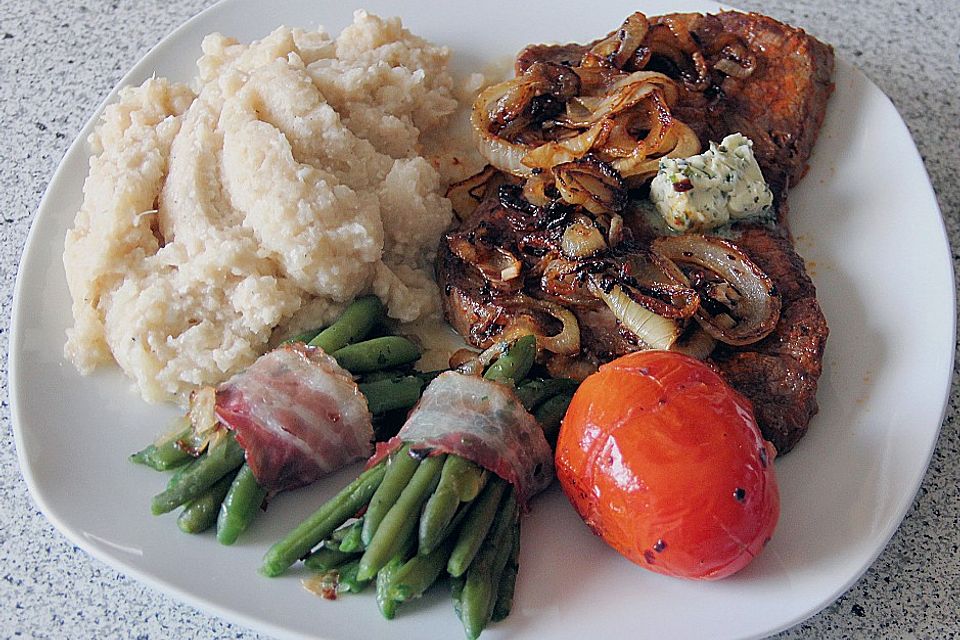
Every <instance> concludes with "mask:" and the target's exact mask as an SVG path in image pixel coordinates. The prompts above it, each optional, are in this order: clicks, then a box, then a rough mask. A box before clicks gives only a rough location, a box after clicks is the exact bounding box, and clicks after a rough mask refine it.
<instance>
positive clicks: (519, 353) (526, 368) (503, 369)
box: [348, 335, 537, 383]
mask: <svg viewBox="0 0 960 640" xmlns="http://www.w3.org/2000/svg"><path fill="white" fill-rule="evenodd" d="M536 357H537V339H536V338H535V337H534V336H532V335H526V336H523V337H522V338H520V339H519V340H517V341H516V342H514V343H513V344H512V345H511V346H510V348H509V349H507V351H506V353H504V354H503V355H502V356H500V357H499V358H497V359H496V360H495V361H494V362H493V364H491V365H490V366H489V367H487V371H486V372H485V373H484V374H483V377H484V378H486V379H487V380H496V381H498V382H509V381H513V382H514V383H517V382H520V381H521V380H523V379H524V377H526V375H527V374H528V373H530V368H531V367H532V366H533V361H534V359H535V358H536ZM348 368H349V367H348Z"/></svg>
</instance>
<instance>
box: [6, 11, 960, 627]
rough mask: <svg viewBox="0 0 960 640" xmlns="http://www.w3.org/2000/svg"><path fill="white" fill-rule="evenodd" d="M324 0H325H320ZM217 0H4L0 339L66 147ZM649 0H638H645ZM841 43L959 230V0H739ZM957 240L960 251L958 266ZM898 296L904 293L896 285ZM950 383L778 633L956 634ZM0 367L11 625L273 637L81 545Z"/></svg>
mask: <svg viewBox="0 0 960 640" xmlns="http://www.w3.org/2000/svg"><path fill="white" fill-rule="evenodd" d="M318 2H319V0H318ZM208 4H210V3H209V2H208V1H207V0H166V1H164V2H147V1H142V0H137V1H130V0H126V1H124V0H113V1H98V0H65V1H62V2H54V1H52V0H0V123H2V129H0V154H2V155H0V159H2V161H0V194H2V196H0V318H2V319H0V348H2V350H3V353H4V356H6V352H7V331H8V326H9V318H10V311H11V305H12V297H13V285H14V278H15V275H16V269H17V264H18V261H19V257H20V251H21V249H22V247H23V245H24V241H25V238H26V234H27V232H28V230H29V227H30V223H31V220H32V218H33V215H34V213H35V211H36V208H37V205H38V203H39V201H40V198H41V196H42V194H43V192H44V189H45V188H46V186H47V183H48V182H49V180H50V178H51V176H52V175H53V172H54V170H55V169H56V166H57V164H58V162H59V161H60V158H61V156H62V155H63V153H64V152H65V150H66V149H67V147H68V145H69V144H70V142H71V141H72V140H73V138H74V137H75V136H76V134H77V132H78V131H79V129H80V128H81V127H82V126H83V124H84V122H85V121H86V119H87V118H88V117H89V115H90V114H91V112H92V111H93V110H94V109H95V108H96V106H97V105H98V104H99V102H100V101H101V100H102V99H103V97H104V96H105V95H106V94H107V93H108V92H109V91H110V89H111V88H112V87H113V85H114V84H115V83H116V82H117V81H118V79H119V78H120V77H121V75H122V74H123V73H124V72H125V71H126V70H127V69H128V68H129V67H130V66H131V65H133V64H134V63H135V62H136V61H137V60H138V59H139V58H140V57H141V56H142V55H143V54H144V53H146V52H147V50H148V49H149V48H150V47H151V46H153V45H154V44H155V43H156V42H158V41H159V40H160V39H161V38H163V37H164V36H165V35H166V34H167V33H169V32H170V31H171V30H172V29H173V28H175V27H176V26H177V25H179V24H180V23H182V22H183V21H184V20H186V19H187V18H189V17H190V16H192V15H193V14H195V13H197V12H198V11H200V10H201V9H203V8H204V7H205V6H207V5H208ZM636 4H637V6H638V8H642V7H641V6H640V5H642V2H638V3H636ZM736 4H738V6H740V7H741V8H744V9H751V10H757V11H762V12H765V13H768V14H770V15H772V16H774V17H776V18H778V19H781V20H784V21H786V22H789V23H793V24H796V25H799V26H803V27H804V28H806V29H807V30H808V31H810V32H811V33H813V34H814V35H816V36H818V37H820V38H821V39H823V40H825V41H827V42H830V43H832V44H833V45H834V46H835V47H836V50H837V53H838V55H839V56H840V57H842V58H845V59H846V60H848V61H850V62H852V63H853V64H854V65H856V66H857V67H859V68H860V69H861V70H863V71H864V72H865V73H866V74H867V75H868V76H869V77H870V78H871V79H873V81H874V82H876V83H877V84H878V85H879V86H880V88H881V89H883V91H884V92H886V93H887V95H889V96H890V97H891V98H892V100H893V102H894V103H895V104H896V106H897V108H898V109H899V110H900V113H901V114H902V115H903V117H904V119H905V120H906V123H907V125H908V126H909V128H910V131H911V132H912V133H913V135H914V137H915V139H916V142H917V145H918V147H919V149H920V152H921V154H922V156H923V158H924V161H925V162H926V166H927V169H928V171H929V173H930V177H931V179H932V181H933V186H934V189H935V190H936V192H937V196H938V199H939V202H940V206H941V209H942V211H943V215H944V219H945V221H946V226H947V230H948V233H949V236H950V239H951V242H952V244H953V246H954V247H956V246H957V245H958V242H960V235H958V233H960V228H958V224H960V152H958V146H957V145H958V139H960V127H958V123H960V8H958V5H957V2H956V0H948V1H947V2H943V1H937V0H920V1H914V2H911V1H906V0H861V1H860V2H857V3H848V2H843V1H841V0H807V1H797V0H794V1H791V0H770V1H768V2H760V1H759V0H743V1H740V2H738V3H736ZM957 259H958V258H957V254H956V253H954V261H955V266H956V261H957ZM894 295H895V293H894ZM954 380H955V382H954V387H953V389H952V393H951V401H950V404H949V407H948V411H947V417H946V421H945V423H944V425H943V430H942V433H941V436H940V441H939V445H938V447H937V449H936V452H935V453H934V456H933V459H932V461H931V464H930V468H929V471H928V473H927V475H926V478H925V480H924V482H923V485H922V487H921V489H920V491H919V493H918V495H917V496H916V500H915V502H914V504H913V507H912V508H911V509H910V511H909V512H908V514H907V516H906V519H905V520H904V522H903V524H902V526H901V527H900V529H899V530H898V532H897V534H896V535H895V536H894V538H893V540H892V541H891V542H890V544H889V546H888V547H887V548H886V550H885V551H884V552H883V554H882V555H881V556H880V557H879V559H878V560H877V561H876V562H875V563H874V565H873V566H872V567H871V568H870V569H869V571H868V572H867V573H866V575H864V577H863V578H862V579H860V581H859V582H857V584H856V585H855V586H854V587H853V588H852V589H850V591H849V592H847V593H846V594H844V595H843V596H842V597H841V598H840V599H839V600H838V601H837V602H835V603H834V604H833V605H831V606H829V607H828V608H827V609H826V610H824V611H823V612H821V613H819V614H818V615H816V616H814V617H813V618H811V619H809V620H808V621H806V622H803V623H802V624H800V625H799V626H797V627H795V628H794V629H791V630H789V631H786V632H784V633H783V634H781V635H780V636H778V637H780V638H790V639H793V638H867V637H870V638H875V637H879V638H954V637H958V636H960V622H958V618H960V550H958V545H960V522H958V511H960V489H958V481H960V480H958V479H960V430H958V426H957V401H958V399H960V388H958V386H957V383H956V377H955V378H954ZM6 384H7V379H6V365H4V367H3V371H2V373H0V385H2V386H3V389H2V390H0V398H2V403H0V421H2V429H0V638H137V639H138V640H139V639H144V640H145V639H148V638H151V639H161V638H194V637H196V638H226V637H232V638H243V639H245V640H251V639H253V638H261V637H262V636H260V635H258V634H256V633H253V632H251V631H248V630H246V629H243V628H240V627H237V626H234V625H230V624H228V623H226V622H224V621H222V620H219V619H217V618H215V617H211V616H209V615H207V614H204V613H201V612H198V611H196V610H195V609H193V608H191V607H189V606H185V605H183V604H180V603H178V602H176V601H174V600H172V599H170V598H168V597H167V596H165V595H163V594H161V593H158V592H156V591H154V590H153V589H151V588H149V587H146V586H144V585H142V584H140V583H138V582H137V581H135V580H133V579H131V578H128V577H125V576H123V575H120V574H118V573H117V572H115V571H114V570H113V569H111V568H109V567H107V566H105V565H103V564H101V563H99V562H98V561H95V560H93V559H92V558H90V557H89V556H87V555H86V554H85V553H84V552H82V551H80V550H79V549H78V548H76V547H74V546H73V545H72V544H71V543H69V542H68V541H67V540H66V539H65V538H64V537H63V536H61V535H60V534H59V533H58V532H57V531H56V530H55V529H54V528H53V526H52V525H51V524H50V523H49V522H47V521H46V520H45V519H44V517H43V516H42V515H41V514H40V512H39V510H38V509H37V507H36V505H35V504H34V502H33V501H32V499H31V498H30V496H29V494H28V492H27V488H26V485H25V484H24V481H23V479H22V477H21V475H20V472H19V469H18V465H17V459H16V451H15V448H14V441H13V434H12V431H11V426H10V410H9V406H8V402H7V388H6Z"/></svg>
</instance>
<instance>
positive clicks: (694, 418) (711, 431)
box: [556, 351, 780, 580]
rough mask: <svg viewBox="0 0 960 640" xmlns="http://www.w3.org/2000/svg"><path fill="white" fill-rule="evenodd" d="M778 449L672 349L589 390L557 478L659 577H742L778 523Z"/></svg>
mask: <svg viewBox="0 0 960 640" xmlns="http://www.w3.org/2000/svg"><path fill="white" fill-rule="evenodd" d="M775 453H776V450H775V449H774V447H773V445H771V444H770V443H769V442H766V441H765V440H764V439H763V437H762V436H761V435H760V430H759V429H758V428H757V423H756V420H755V419H754V417H753V409H752V407H751V405H750V402H749V401H748V400H747V399H746V398H744V397H743V396H741V395H740V394H739V393H737V392H736V391H734V390H733V389H731V388H730V387H729V386H727V384H726V383H725V382H724V381H723V379H722V378H720V376H718V375H717V374H716V373H714V372H713V371H712V370H711V369H710V368H709V367H708V366H707V365H705V364H703V363H702V362H700V361H698V360H696V359H694V358H690V357H688V356H684V355H681V354H678V353H673V352H669V351H640V352H636V353H632V354H630V355H627V356H624V357H622V358H619V359H618V360H614V361H613V362H611V363H609V364H607V365H605V366H603V367H601V368H600V370H599V371H598V372H597V373H595V374H593V375H591V376H590V377H589V378H587V379H586V380H585V381H584V382H583V384H582V385H581V386H580V388H579V390H578V391H577V393H576V395H575V396H574V398H573V402H572V403H571V404H570V408H569V410H568V411H567V415H566V417H565V418H564V420H563V426H562V427H561V429H560V438H559V441H558V443H557V453H556V461H557V477H558V478H559V479H560V484H561V486H562V487H563V490H564V492H565V493H566V494H567V497H568V498H569V499H570V502H572V503H573V506H574V507H575V508H576V510H577V511H578V512H579V513H580V516H581V517H582V518H583V519H584V521H585V522H586V523H587V525H589V526H590V528H591V529H593V531H594V532H595V533H597V534H598V535H599V536H601V537H602V538H603V539H604V540H605V541H606V542H607V543H608V544H609V545H610V546H612V547H613V548H614V549H616V550H617V551H619V552H620V553H621V554H623V555H624V556H626V557H627V558H629V559H630V560H632V561H634V562H636V563H637V564H639V565H641V566H643V567H646V568H647V569H650V570H652V571H656V572H657V573H663V574H667V575H671V576H680V577H684V578H696V579H704V580H715V579H719V578H723V577H725V576H728V575H730V574H732V573H734V572H736V571H739V570H740V569H742V568H743V567H745V566H746V565H747V564H748V563H749V562H750V561H751V560H752V559H753V558H754V556H756V555H757V554H758V553H759V552H760V550H761V549H762V548H763V546H764V544H766V542H767V541H768V540H769V539H770V536H771V535H772V533H773V530H774V527H775V526H776V523H777V518H778V516H779V515H780V495H779V492H778V490H777V481H776V476H775V475H774V470H773V457H774V455H775Z"/></svg>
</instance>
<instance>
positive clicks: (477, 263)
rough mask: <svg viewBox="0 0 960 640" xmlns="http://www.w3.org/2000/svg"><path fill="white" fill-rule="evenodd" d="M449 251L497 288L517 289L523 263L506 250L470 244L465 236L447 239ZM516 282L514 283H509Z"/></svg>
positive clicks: (498, 247)
mask: <svg viewBox="0 0 960 640" xmlns="http://www.w3.org/2000/svg"><path fill="white" fill-rule="evenodd" d="M447 245H448V246H449V247H450V250H451V251H452V252H453V253H454V254H455V255H456V256H457V257H459V258H460V259H461V260H463V261H464V262H466V263H468V264H471V265H473V266H474V267H476V268H477V269H478V270H479V271H480V273H481V274H483V277H484V279H485V280H487V281H488V282H490V283H492V284H493V285H495V286H497V285H501V286H498V288H501V289H502V288H505V287H504V286H502V285H506V288H511V289H512V288H518V287H519V286H520V284H521V283H520V282H519V277H520V274H521V272H522V269H523V263H521V262H520V260H519V259H518V258H517V257H516V256H515V255H513V254H512V253H510V251H508V250H507V249H505V248H503V247H500V246H497V245H488V244H485V243H481V242H476V243H471V242H470V241H469V240H468V239H467V238H466V237H465V236H462V235H451V236H450V237H448V238H447ZM511 281H516V282H511Z"/></svg>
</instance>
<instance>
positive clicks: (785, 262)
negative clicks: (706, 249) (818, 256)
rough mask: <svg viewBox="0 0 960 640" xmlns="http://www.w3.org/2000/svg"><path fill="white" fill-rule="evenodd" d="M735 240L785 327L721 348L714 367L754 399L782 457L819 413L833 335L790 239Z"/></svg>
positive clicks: (769, 232) (764, 233) (746, 233)
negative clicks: (773, 297) (763, 277)
mask: <svg viewBox="0 0 960 640" xmlns="http://www.w3.org/2000/svg"><path fill="white" fill-rule="evenodd" d="M736 235H737V239H736V240H735V242H736V244H737V246H739V247H740V248H741V249H743V251H745V252H746V253H747V254H748V255H749V256H750V257H751V259H752V260H753V261H754V262H755V263H757V265H758V266H760V268H762V269H763V270H764V271H765V272H766V273H767V275H768V276H770V279H771V280H773V282H774V284H775V285H776V287H777V289H778V290H779V291H780V296H781V304H782V308H781V311H780V321H779V322H778V323H777V328H776V329H775V330H774V332H773V333H772V334H770V335H769V336H767V337H766V338H764V339H763V340H761V341H759V342H757V343H754V344H752V345H747V346H745V347H729V346H726V345H721V346H720V347H718V348H717V350H716V351H714V353H713V354H712V355H711V357H710V362H712V363H713V364H714V365H715V366H716V367H717V369H718V370H719V371H720V373H721V375H722V376H723V377H724V379H725V380H726V381H727V382H729V383H730V385H731V386H733V388H735V389H736V390H737V391H739V392H740V393H742V394H743V395H745V396H747V397H748V398H750V400H751V401H752V402H753V406H754V410H755V412H756V417H757V422H758V423H759V425H760V429H761V431H762V432H763V436H764V437H765V438H766V439H767V440H769V441H770V442H772V443H773V444H774V446H776V447H777V451H778V452H780V453H781V454H783V453H786V452H787V451H789V450H790V449H792V448H793V446H794V445H795V444H796V443H797V442H798V441H799V440H800V438H802V437H803V436H804V434H805V433H806V432H807V425H808V424H809V422H810V419H811V418H812V417H813V416H814V415H815V414H816V413H817V409H818V407H817V399H816V394H817V381H818V379H819V378H820V373H821V370H822V365H821V363H822V360H823V350H824V347H825V346H826V342H827V335H828V333H829V330H828V329H827V321H826V318H824V316H823V312H822V311H821V310H820V305H819V304H818V303H817V298H816V289H815V288H814V286H813V282H812V281H811V280H810V278H809V276H808V275H807V273H806V269H805V268H804V264H803V260H802V259H801V258H800V256H798V255H797V253H796V252H795V251H794V250H793V247H792V246H791V244H790V241H789V239H788V238H787V236H786V234H785V233H784V232H782V231H780V230H775V229H769V228H766V227H747V228H745V229H743V230H741V231H740V232H739V233H737V234H736Z"/></svg>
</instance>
